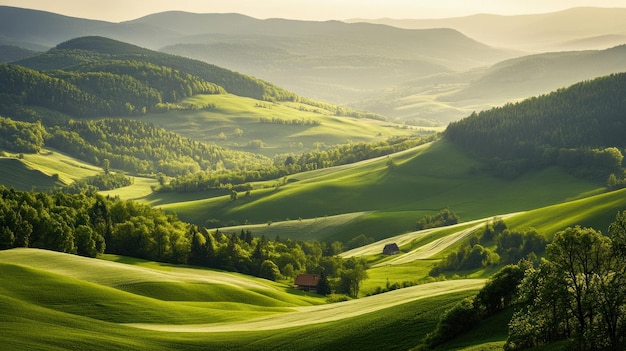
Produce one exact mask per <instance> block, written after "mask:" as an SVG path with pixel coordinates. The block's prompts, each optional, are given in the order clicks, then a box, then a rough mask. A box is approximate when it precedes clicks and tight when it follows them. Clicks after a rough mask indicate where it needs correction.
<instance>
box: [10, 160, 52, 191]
mask: <svg viewBox="0 0 626 351" xmlns="http://www.w3.org/2000/svg"><path fill="white" fill-rule="evenodd" d="M0 184H2V185H4V186H6V187H13V188H15V189H17V190H32V189H36V190H40V191H46V190H48V189H52V188H54V187H57V186H62V185H63V182H61V181H60V180H59V179H58V178H55V177H53V176H51V175H48V174H45V173H43V172H42V171H40V170H38V169H33V168H31V167H30V166H28V165H26V164H25V163H24V162H23V161H22V160H18V159H16V158H12V157H1V158H0Z"/></svg>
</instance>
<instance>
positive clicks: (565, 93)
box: [445, 73, 626, 180]
mask: <svg viewBox="0 0 626 351" xmlns="http://www.w3.org/2000/svg"><path fill="white" fill-rule="evenodd" d="M624 111H626V73H622V74H614V75H611V76H607V77H601V78H597V79H595V80H592V81H586V82H582V83H578V84H576V85H573V86H571V87H569V88H564V89H559V90H557V91H555V92H553V93H550V94H548V95H543V96H539V97H534V98H530V99H527V100H525V101H522V102H519V103H515V104H507V105H505V106H503V107H498V108H494V109H491V110H487V111H482V112H480V113H474V114H472V115H471V116H469V117H467V118H465V119H463V120H460V121H458V122H453V123H451V124H450V125H449V126H448V128H447V129H446V131H445V137H446V138H447V139H449V140H451V141H453V142H454V143H456V144H457V145H460V146H461V147H463V148H464V149H466V150H468V151H470V152H471V153H473V154H474V155H476V156H478V157H480V158H482V159H484V160H486V161H488V162H487V163H488V164H489V170H491V171H493V172H495V173H497V174H499V175H502V176H505V177H515V176H517V175H519V174H521V173H523V172H524V171H526V170H528V169H532V168H542V167H545V166H550V165H558V166H561V167H565V168H567V169H570V170H571V171H572V172H573V173H574V174H577V175H579V176H581V177H586V178H590V179H595V180H606V179H607V177H608V176H609V175H610V174H612V173H614V174H616V176H617V177H618V178H620V177H622V176H623V175H622V160H623V156H622V152H623V150H624V148H625V147H626V141H625V139H624V137H623V136H624V134H625V133H626V123H625V122H624V117H625V115H624Z"/></svg>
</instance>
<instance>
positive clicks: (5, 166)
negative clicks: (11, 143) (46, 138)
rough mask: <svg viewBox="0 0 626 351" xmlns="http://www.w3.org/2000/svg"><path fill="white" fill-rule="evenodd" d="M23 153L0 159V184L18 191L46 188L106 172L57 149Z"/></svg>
mask: <svg viewBox="0 0 626 351" xmlns="http://www.w3.org/2000/svg"><path fill="white" fill-rule="evenodd" d="M22 155H23V156H24V157H23V158H22V159H17V158H14V157H10V158H0V184H3V185H5V186H7V187H13V188H15V189H18V190H31V189H33V188H34V189H37V190H44V191H45V190H49V189H52V188H54V187H58V186H63V185H64V184H70V183H72V182H73V181H74V180H76V179H80V178H83V177H88V176H92V175H95V174H97V173H99V172H102V168H99V167H96V166H93V165H90V164H87V163H85V162H82V161H80V160H77V159H75V158H72V157H69V156H67V155H64V154H62V153H59V152H56V151H50V150H43V152H41V153H38V154H22ZM12 156H17V155H12ZM54 175H56V177H58V178H57V179H55V176H54Z"/></svg>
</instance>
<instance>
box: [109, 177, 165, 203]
mask: <svg viewBox="0 0 626 351" xmlns="http://www.w3.org/2000/svg"><path fill="white" fill-rule="evenodd" d="M132 179H133V184H131V185H129V186H125V187H122V188H117V189H113V190H106V191H100V194H102V195H104V196H111V197H116V196H117V197H119V198H120V199H124V200H139V201H143V199H144V198H146V197H147V196H150V194H152V187H153V186H158V184H159V182H158V181H157V180H156V179H154V178H145V177H132Z"/></svg>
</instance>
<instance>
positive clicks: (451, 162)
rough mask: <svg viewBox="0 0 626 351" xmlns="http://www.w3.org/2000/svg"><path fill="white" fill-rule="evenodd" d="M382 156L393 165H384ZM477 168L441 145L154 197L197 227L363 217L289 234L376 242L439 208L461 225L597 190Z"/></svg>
mask: <svg viewBox="0 0 626 351" xmlns="http://www.w3.org/2000/svg"><path fill="white" fill-rule="evenodd" d="M389 159H392V160H393V162H394V166H393V167H390V166H388V161H389ZM477 166H478V165H477V164H476V163H475V161H472V160H471V159H470V158H468V157H467V155H465V154H464V153H463V152H462V151H461V150H459V149H458V148H456V147H455V146H453V145H452V144H450V143H448V142H446V141H444V140H442V141H438V142H435V143H432V144H428V145H424V146H421V147H417V148H415V149H412V150H411V151H410V152H405V153H402V154H399V155H393V156H390V157H389V158H382V159H378V160H374V161H370V162H364V163H359V164H356V165H352V166H350V167H338V168H333V169H327V170H323V172H321V171H314V172H311V173H303V174H298V175H294V176H292V177H290V182H288V183H287V184H286V185H283V186H280V187H278V188H271V189H259V190H253V191H252V194H251V196H249V197H240V199H238V200H237V201H231V200H230V198H228V197H213V198H208V199H200V200H198V199H197V198H196V200H194V201H188V202H186V201H182V200H183V199H182V197H180V196H178V197H177V198H176V201H175V202H172V203H167V199H163V198H161V201H160V203H159V206H161V207H163V208H164V209H166V210H171V211H174V212H176V213H178V215H179V216H180V217H181V218H182V219H184V220H187V221H190V222H194V223H198V224H203V223H204V221H205V220H206V219H207V218H220V219H222V220H225V221H228V220H235V221H237V222H239V223H245V222H246V221H248V222H251V223H267V222H268V221H273V222H278V221H281V220H285V219H286V218H290V219H297V218H317V220H318V221H319V220H322V219H323V218H324V217H325V216H334V215H338V214H346V213H360V212H367V213H368V214H367V215H365V216H363V217H361V218H359V219H358V220H353V221H351V222H349V223H347V225H345V226H342V227H341V229H340V230H337V231H334V232H333V233H328V232H326V233H322V234H320V235H317V233H315V232H313V233H311V232H308V233H307V232H303V231H302V230H303V228H299V229H294V231H295V230H297V233H293V234H292V235H293V236H294V237H300V236H305V237H308V238H317V239H326V238H331V237H332V238H333V239H334V240H346V239H349V238H352V237H354V236H356V235H358V234H361V233H364V234H366V235H368V236H372V237H374V238H375V239H382V238H385V237H389V236H393V235H396V234H401V233H404V232H409V231H412V230H413V229H414V225H415V221H416V220H417V219H419V218H421V217H422V216H423V215H424V214H434V213H436V212H437V211H438V210H440V209H442V208H445V207H448V208H450V209H451V210H452V211H454V212H455V213H457V214H458V215H459V216H460V217H461V219H462V220H463V221H468V220H472V219H478V218H485V217H490V216H495V215H498V214H502V213H512V212H518V211H524V210H530V209H534V208H538V207H543V206H548V205H551V204H555V203H560V202H563V201H567V200H571V199H573V198H577V197H582V196H584V195H589V194H590V192H593V191H597V190H598V189H599V187H598V185H597V184H594V183H592V182H589V181H585V180H581V179H577V178H574V177H572V176H571V175H568V174H567V173H565V172H564V171H562V170H559V169H557V168H549V169H545V170H543V171H540V172H534V173H529V174H526V175H524V176H522V177H519V178H518V179H516V180H503V179H498V178H495V177H490V176H488V175H484V174H480V173H479V172H476V171H475V169H476V168H477ZM317 172H319V173H317ZM330 218H332V219H333V220H334V219H335V217H330ZM329 224H330V223H329ZM275 225H276V224H272V225H271V226H268V228H267V230H263V234H265V235H266V236H268V237H274V236H275V235H272V234H271V230H272V227H274V226H275ZM255 234H256V233H255ZM259 235H260V234H259ZM281 235H282V234H281Z"/></svg>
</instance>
